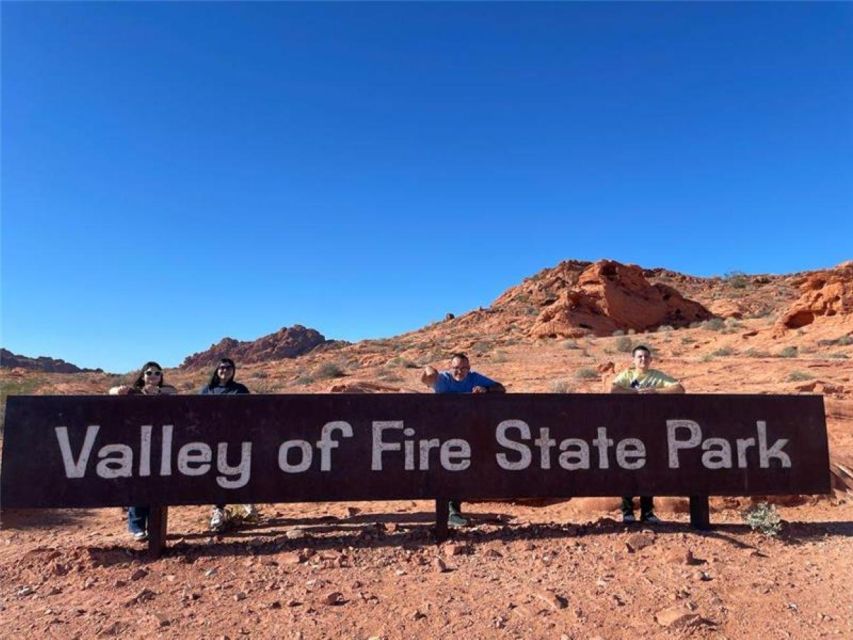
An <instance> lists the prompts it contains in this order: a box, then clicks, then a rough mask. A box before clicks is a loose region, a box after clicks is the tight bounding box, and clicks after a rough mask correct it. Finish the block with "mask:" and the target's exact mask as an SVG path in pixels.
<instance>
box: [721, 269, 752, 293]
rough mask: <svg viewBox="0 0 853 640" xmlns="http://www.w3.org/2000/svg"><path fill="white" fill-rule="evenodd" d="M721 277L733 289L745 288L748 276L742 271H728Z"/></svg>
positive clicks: (747, 283)
mask: <svg viewBox="0 0 853 640" xmlns="http://www.w3.org/2000/svg"><path fill="white" fill-rule="evenodd" d="M723 279H724V280H725V281H726V282H728V283H729V284H730V285H731V286H732V287H734V288H735V289H745V288H746V287H747V286H748V285H749V277H748V276H747V275H746V274H745V273H744V272H743V271H729V272H728V273H727V274H725V275H724V276H723Z"/></svg>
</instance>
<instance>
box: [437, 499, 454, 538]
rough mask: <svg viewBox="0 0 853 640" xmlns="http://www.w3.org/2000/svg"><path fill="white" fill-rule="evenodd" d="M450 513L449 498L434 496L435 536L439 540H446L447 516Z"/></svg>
mask: <svg viewBox="0 0 853 640" xmlns="http://www.w3.org/2000/svg"><path fill="white" fill-rule="evenodd" d="M448 515H450V507H449V500H448V499H447V498H436V501H435V538H436V540H438V541H439V542H443V541H445V540H447V516H448Z"/></svg>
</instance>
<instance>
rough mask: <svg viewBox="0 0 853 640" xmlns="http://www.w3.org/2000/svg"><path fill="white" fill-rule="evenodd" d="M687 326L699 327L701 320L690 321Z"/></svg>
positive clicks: (691, 327)
mask: <svg viewBox="0 0 853 640" xmlns="http://www.w3.org/2000/svg"><path fill="white" fill-rule="evenodd" d="M687 326H688V328H690V329H698V328H700V327H701V326H702V322H701V321H699V320H697V321H696V322H691V323H690V324H689V325H687Z"/></svg>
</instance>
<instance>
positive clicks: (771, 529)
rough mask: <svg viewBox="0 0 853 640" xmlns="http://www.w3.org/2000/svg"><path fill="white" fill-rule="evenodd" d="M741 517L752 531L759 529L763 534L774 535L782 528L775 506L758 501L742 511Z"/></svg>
mask: <svg viewBox="0 0 853 640" xmlns="http://www.w3.org/2000/svg"><path fill="white" fill-rule="evenodd" d="M743 519H744V520H745V521H746V524H748V525H749V528H750V529H752V530H753V531H760V532H761V533H763V534H764V535H765V536H770V537H773V536H776V535H778V534H779V532H780V531H781V530H782V518H780V517H779V512H778V511H776V506H775V505H772V504H767V503H766V502H759V503H758V504H757V505H755V506H753V507H750V508H749V509H747V510H746V511H744V512H743Z"/></svg>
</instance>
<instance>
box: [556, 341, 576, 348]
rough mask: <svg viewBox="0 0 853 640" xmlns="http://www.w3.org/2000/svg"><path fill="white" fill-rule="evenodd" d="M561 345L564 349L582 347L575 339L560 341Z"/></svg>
mask: <svg viewBox="0 0 853 640" xmlns="http://www.w3.org/2000/svg"><path fill="white" fill-rule="evenodd" d="M560 346H561V347H563V349H580V346H579V345H578V343H577V342H575V341H574V340H564V341H563V342H561V343H560Z"/></svg>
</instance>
